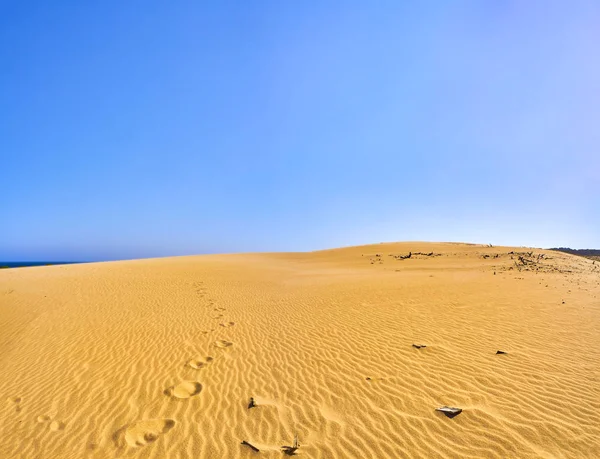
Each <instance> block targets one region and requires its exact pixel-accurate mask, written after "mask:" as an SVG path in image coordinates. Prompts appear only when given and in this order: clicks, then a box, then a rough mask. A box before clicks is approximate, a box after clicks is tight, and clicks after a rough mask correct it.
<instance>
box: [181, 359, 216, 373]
mask: <svg viewBox="0 0 600 459" xmlns="http://www.w3.org/2000/svg"><path fill="white" fill-rule="evenodd" d="M212 361H213V358H212V357H210V356H209V357H206V358H201V359H190V360H188V362H187V363H186V365H187V366H188V367H192V368H193V369H194V370H199V369H201V368H204V367H205V366H207V365H208V364H209V363H210V362H212Z"/></svg>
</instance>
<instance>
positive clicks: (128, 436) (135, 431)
mask: <svg viewBox="0 0 600 459" xmlns="http://www.w3.org/2000/svg"><path fill="white" fill-rule="evenodd" d="M174 425H175V421H173V420H172V419H151V420H147V421H138V422H136V423H134V424H131V425H129V426H128V427H127V428H126V429H125V441H126V442H127V444H128V445H129V446H133V447H137V446H145V445H147V444H148V443H153V442H155V441H156V440H158V438H159V437H160V436H161V435H162V434H165V433H167V432H168V431H169V430H171V429H172V428H173V426H174Z"/></svg>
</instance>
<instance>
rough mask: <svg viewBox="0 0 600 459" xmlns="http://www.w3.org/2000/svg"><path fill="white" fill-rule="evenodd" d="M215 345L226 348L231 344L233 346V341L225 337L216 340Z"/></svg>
mask: <svg viewBox="0 0 600 459" xmlns="http://www.w3.org/2000/svg"><path fill="white" fill-rule="evenodd" d="M215 346H216V347H220V348H226V347H229V346H233V343H231V342H229V341H225V340H224V339H220V340H217V341H215Z"/></svg>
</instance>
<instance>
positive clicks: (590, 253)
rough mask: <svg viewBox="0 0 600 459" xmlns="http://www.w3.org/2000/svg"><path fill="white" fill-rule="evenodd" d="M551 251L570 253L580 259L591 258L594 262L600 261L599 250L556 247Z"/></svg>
mask: <svg viewBox="0 0 600 459" xmlns="http://www.w3.org/2000/svg"><path fill="white" fill-rule="evenodd" d="M550 250H557V251H559V252H565V253H570V254H571V255H579V256H580V257H586V258H591V259H592V260H600V250H599V249H570V248H568V247H555V248H552V249H550Z"/></svg>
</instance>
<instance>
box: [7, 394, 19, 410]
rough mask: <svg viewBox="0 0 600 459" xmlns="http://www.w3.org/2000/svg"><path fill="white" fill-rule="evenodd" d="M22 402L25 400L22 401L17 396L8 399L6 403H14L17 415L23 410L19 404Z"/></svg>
mask: <svg viewBox="0 0 600 459" xmlns="http://www.w3.org/2000/svg"><path fill="white" fill-rule="evenodd" d="M22 400H23V399H22V398H21V397H17V396H14V397H8V398H7V399H6V401H7V402H8V403H13V404H14V405H15V411H16V412H17V413H18V412H20V411H21V410H22V408H21V406H20V405H19V403H21V401H22Z"/></svg>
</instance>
